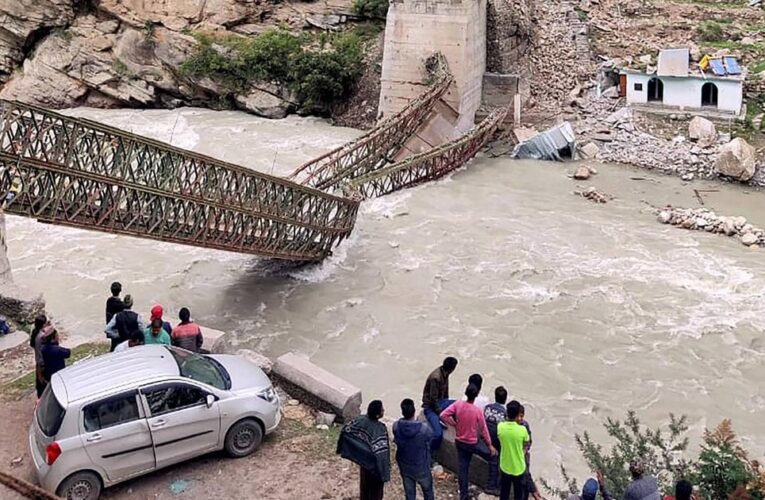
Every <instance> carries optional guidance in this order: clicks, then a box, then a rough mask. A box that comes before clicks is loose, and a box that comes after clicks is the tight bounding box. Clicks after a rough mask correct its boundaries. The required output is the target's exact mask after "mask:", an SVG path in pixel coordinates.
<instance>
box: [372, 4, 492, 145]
mask: <svg viewBox="0 0 765 500" xmlns="http://www.w3.org/2000/svg"><path fill="white" fill-rule="evenodd" d="M436 52H441V53H442V54H443V55H444V56H445V57H446V60H447V62H448V64H449V70H450V71H451V72H452V74H453V75H454V78H455V85H454V87H453V89H451V90H450V91H449V92H448V94H447V95H446V98H445V100H446V101H447V102H448V103H449V105H450V106H451V107H453V108H454V109H455V110H457V112H458V114H459V119H458V121H457V123H456V125H455V136H456V135H460V134H461V133H463V132H465V131H467V130H468V129H470V127H472V126H473V123H474V120H475V112H476V111H477V110H478V108H479V106H480V104H481V85H482V80H483V74H484V71H485V70H486V0H452V1H443V0H394V1H393V2H391V4H390V9H389V10H388V19H387V25H386V29H385V53H384V56H383V67H382V83H381V93H380V108H379V109H380V113H381V115H382V116H383V117H385V116H390V115H391V114H394V113H396V112H398V111H400V110H401V109H402V108H403V107H404V106H406V104H407V103H408V102H409V101H410V100H411V99H412V98H414V97H416V96H418V95H419V94H421V93H422V92H423V90H424V89H425V85H426V84H425V82H424V81H425V79H426V72H425V65H424V63H425V60H426V59H427V58H428V57H429V56H431V55H432V54H434V53H436Z"/></svg>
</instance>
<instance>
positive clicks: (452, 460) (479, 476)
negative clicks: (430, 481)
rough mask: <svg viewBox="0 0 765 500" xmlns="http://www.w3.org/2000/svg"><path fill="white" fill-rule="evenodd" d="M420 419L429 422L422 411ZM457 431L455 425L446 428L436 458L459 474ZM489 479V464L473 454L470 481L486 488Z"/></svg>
mask: <svg viewBox="0 0 765 500" xmlns="http://www.w3.org/2000/svg"><path fill="white" fill-rule="evenodd" d="M419 420H420V421H422V422H425V423H427V419H426V418H425V416H424V415H423V414H422V413H421V414H420V415H419ZM455 436H456V431H455V430H454V427H448V428H446V429H444V440H443V441H442V442H441V447H440V448H439V449H438V451H437V452H436V456H435V459H436V461H437V462H438V463H439V464H441V465H442V466H443V467H444V468H445V469H449V470H450V471H452V472H453V473H455V474H457V471H458V463H457V447H456V445H455V444H454V438H455ZM488 481H489V464H487V463H486V461H485V460H484V459H482V458H481V457H479V456H477V455H473V460H472V461H471V462H470V483H471V484H475V485H478V486H479V487H480V488H483V489H485V488H486V486H487V483H488Z"/></svg>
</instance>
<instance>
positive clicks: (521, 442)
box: [497, 400, 529, 500]
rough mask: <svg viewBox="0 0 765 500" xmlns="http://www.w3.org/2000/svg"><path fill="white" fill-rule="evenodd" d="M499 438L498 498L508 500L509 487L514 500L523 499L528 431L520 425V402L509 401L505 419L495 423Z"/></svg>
mask: <svg viewBox="0 0 765 500" xmlns="http://www.w3.org/2000/svg"><path fill="white" fill-rule="evenodd" d="M497 437H498V438H499V444H500V446H501V448H500V452H501V453H500V456H499V473H500V480H499V500H510V489H511V488H512V490H513V499H514V500H523V496H524V489H525V488H524V474H525V472H526V456H525V450H524V448H525V445H526V443H528V442H529V432H528V431H527V430H526V428H525V427H524V426H522V425H521V404H520V403H519V402H518V401H515V400H513V401H510V402H509V403H508V404H507V421H506V422H501V423H500V424H498V425H497Z"/></svg>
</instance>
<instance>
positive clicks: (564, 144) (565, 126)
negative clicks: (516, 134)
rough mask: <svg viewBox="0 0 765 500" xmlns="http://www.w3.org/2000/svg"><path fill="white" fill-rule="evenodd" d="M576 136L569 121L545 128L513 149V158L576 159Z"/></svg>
mask: <svg viewBox="0 0 765 500" xmlns="http://www.w3.org/2000/svg"><path fill="white" fill-rule="evenodd" d="M575 154H576V136H575V135H574V129H573V128H572V127H571V124H570V123H569V122H563V123H561V124H560V125H556V126H555V127H553V128H551V129H548V130H545V131H544V132H542V133H540V134H538V135H535V136H534V137H532V138H531V139H529V140H527V141H524V142H522V143H520V144H518V145H517V146H515V149H514V150H513V158H520V159H529V160H550V161H563V160H564V159H568V160H574V159H575V158H574V155H575Z"/></svg>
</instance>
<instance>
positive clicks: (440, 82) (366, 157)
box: [288, 70, 454, 191]
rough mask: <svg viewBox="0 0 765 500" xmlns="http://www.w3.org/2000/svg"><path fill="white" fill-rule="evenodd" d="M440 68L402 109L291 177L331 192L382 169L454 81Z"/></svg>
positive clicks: (420, 124)
mask: <svg viewBox="0 0 765 500" xmlns="http://www.w3.org/2000/svg"><path fill="white" fill-rule="evenodd" d="M453 81H454V80H453V78H452V76H451V75H450V74H449V73H448V72H446V71H445V70H442V71H441V73H440V75H439V76H438V78H437V80H436V82H435V83H434V84H433V85H431V87H430V88H429V89H428V90H427V91H426V92H424V93H423V94H421V95H420V96H419V97H417V98H415V99H413V100H412V101H410V102H409V103H408V104H407V105H406V106H405V107H404V109H402V110H401V111H399V112H398V113H396V114H395V115H393V116H390V117H388V118H387V119H385V120H383V121H382V122H381V123H379V124H378V125H377V126H376V127H375V128H374V129H372V130H371V131H369V132H368V133H366V134H364V135H362V136H361V137H359V138H358V139H356V140H354V141H352V142H350V143H348V144H345V145H343V146H341V147H339V148H337V149H335V150H333V151H330V152H329V153H327V154H325V155H323V156H320V157H319V158H316V159H314V160H312V161H310V162H308V163H305V164H304V165H301V166H300V167H298V168H297V169H296V170H295V171H294V172H292V174H290V176H289V177H288V178H289V179H291V180H294V181H296V182H299V183H301V184H304V185H307V186H312V187H315V188H317V189H322V190H326V191H332V190H333V189H338V188H342V185H343V184H345V183H346V182H348V181H349V180H352V179H354V178H356V177H359V176H362V175H365V174H367V173H369V172H373V171H375V170H377V169H380V168H383V167H385V166H386V165H388V164H390V163H392V162H393V160H392V158H393V157H395V156H396V153H398V152H399V151H400V150H401V148H402V147H403V146H404V144H405V143H406V141H407V140H408V139H409V138H410V137H412V136H413V135H414V134H416V133H417V131H418V130H419V129H420V127H421V126H422V125H423V124H424V123H425V120H426V119H427V118H428V116H429V115H430V113H431V111H432V109H433V106H435V104H436V102H438V100H439V99H441V97H442V96H443V95H444V94H445V93H446V91H447V90H448V89H449V86H450V85H451V84H452V82H453Z"/></svg>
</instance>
